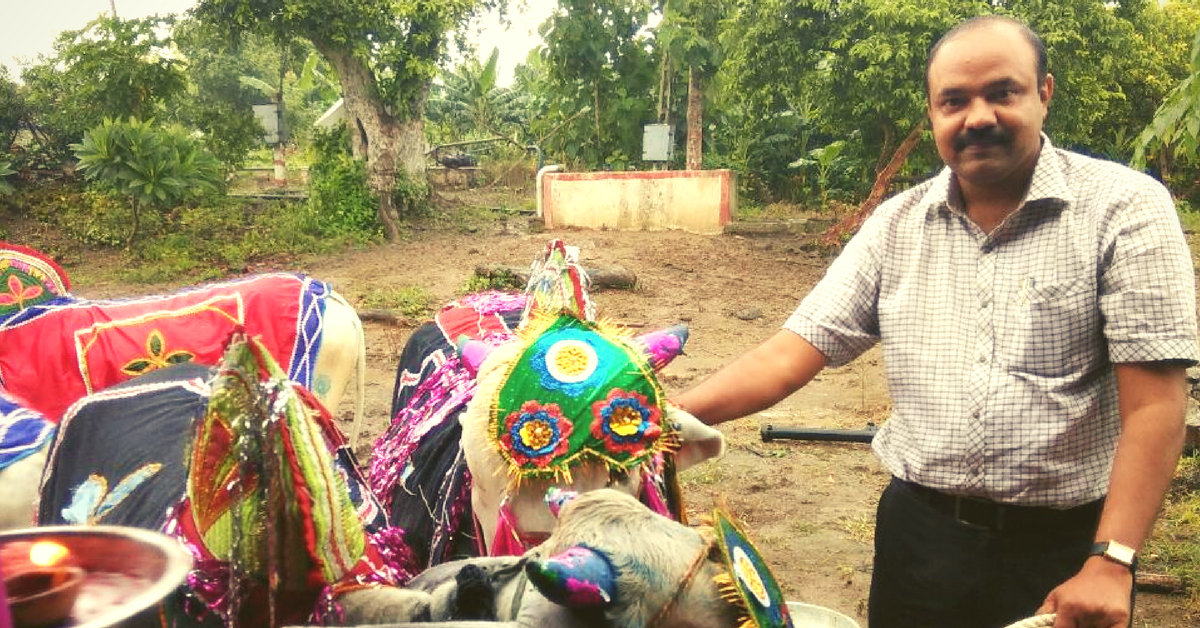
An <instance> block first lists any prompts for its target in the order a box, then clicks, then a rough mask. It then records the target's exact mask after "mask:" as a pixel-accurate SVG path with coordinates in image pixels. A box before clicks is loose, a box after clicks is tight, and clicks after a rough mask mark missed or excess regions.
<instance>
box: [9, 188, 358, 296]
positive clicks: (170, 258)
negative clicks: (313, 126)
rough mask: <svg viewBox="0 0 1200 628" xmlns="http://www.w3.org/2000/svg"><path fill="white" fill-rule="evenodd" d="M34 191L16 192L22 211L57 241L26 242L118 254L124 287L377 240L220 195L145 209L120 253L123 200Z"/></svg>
mask: <svg viewBox="0 0 1200 628" xmlns="http://www.w3.org/2000/svg"><path fill="white" fill-rule="evenodd" d="M39 188H40V189H37V190H36V191H32V192H31V193H29V194H25V195H22V199H21V200H22V203H21V207H22V210H23V213H24V214H25V217H26V218H28V219H30V220H33V221H36V222H38V223H40V224H42V225H45V226H46V227H49V229H46V231H52V232H54V233H55V234H57V235H58V236H59V237H58V240H57V243H54V242H40V241H37V242H30V244H31V245H33V246H35V248H40V249H42V250H43V251H44V252H46V253H47V254H49V255H51V256H54V257H65V258H70V257H71V256H70V254H69V251H70V250H71V249H74V248H77V247H79V246H81V245H88V246H91V247H99V248H101V249H104V248H107V249H112V251H113V252H114V253H115V252H117V251H122V254H123V256H124V257H125V258H126V261H125V263H124V264H123V265H122V266H121V268H119V269H118V270H116V271H114V273H113V275H114V276H115V277H117V278H119V279H120V280H122V281H126V282H134V283H159V282H165V281H172V282H174V281H203V280H209V279H216V278H220V277H225V276H229V275H236V274H244V273H247V272H260V271H261V270H266V269H271V268H278V267H281V266H287V265H291V264H294V263H295V261H296V260H297V258H300V257H303V256H307V255H321V254H327V253H330V252H332V251H336V250H344V249H346V248H347V247H357V246H362V245H364V244H368V243H372V242H376V241H378V240H380V238H379V236H378V235H377V234H376V233H373V232H343V233H330V232H329V231H328V230H327V224H326V222H325V221H323V220H322V218H321V217H320V216H319V215H317V214H316V212H315V210H314V209H313V208H312V206H311V205H309V204H306V203H296V202H288V201H272V202H263V201H254V200H247V199H237V198H228V197H226V198H213V199H209V200H207V201H205V202H203V203H200V204H189V205H183V206H179V207H176V208H173V209H172V210H170V211H168V212H164V213H162V214H159V213H157V212H148V213H147V215H145V216H143V222H142V227H141V229H140V230H139V231H140V233H141V235H140V236H139V238H138V240H137V241H136V242H135V243H134V245H133V248H132V249H131V250H129V251H124V249H123V248H122V247H123V246H124V242H125V239H126V235H127V230H128V224H129V208H128V206H127V204H126V203H124V202H120V201H119V199H115V198H114V197H112V196H111V195H108V194H105V193H103V192H99V191H96V190H93V189H88V188H86V187H84V186H82V185H57V186H50V185H48V186H39ZM63 249H65V250H63ZM64 253H67V254H66V255H64ZM95 279H97V280H104V279H105V277H103V276H100V275H97V276H96V277H95Z"/></svg>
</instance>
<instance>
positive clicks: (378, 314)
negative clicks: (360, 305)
mask: <svg viewBox="0 0 1200 628" xmlns="http://www.w3.org/2000/svg"><path fill="white" fill-rule="evenodd" d="M357 312H358V318H360V319H361V320H364V321H371V322H373V323H389V324H391V325H395V326H397V327H417V326H419V325H420V324H421V323H423V322H424V321H419V320H416V319H414V318H410V317H408V316H405V315H403V314H401V313H399V312H397V311H396V310H357Z"/></svg>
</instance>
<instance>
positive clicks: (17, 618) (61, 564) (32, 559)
mask: <svg viewBox="0 0 1200 628" xmlns="http://www.w3.org/2000/svg"><path fill="white" fill-rule="evenodd" d="M25 547H28V553H27V554H25V555H23V556H22V555H21V554H20V551H21V550H22V549H24V548H25ZM6 549H8V548H6ZM13 549H14V550H16V551H15V552H14V551H6V552H5V554H6V555H7V556H6V557H5V558H6V559H5V560H0V563H2V564H3V565H4V566H3V572H4V590H5V597H6V599H5V600H4V604H5V611H3V612H4V613H5V614H6V615H7V617H6V618H4V617H0V621H5V620H7V621H8V622H9V624H8V625H9V626H11V628H47V627H49V626H54V625H57V624H61V623H63V622H64V621H66V620H67V618H68V617H70V616H71V610H72V608H74V606H75V599H76V598H77V597H78V596H79V590H80V586H81V585H82V584H83V580H84V571H83V569H81V568H80V567H78V566H75V565H74V564H72V561H71V560H70V552H69V551H68V550H67V548H66V547H64V546H63V545H61V544H59V543H56V542H54V541H36V542H32V543H20V544H17V547H16V548H13Z"/></svg>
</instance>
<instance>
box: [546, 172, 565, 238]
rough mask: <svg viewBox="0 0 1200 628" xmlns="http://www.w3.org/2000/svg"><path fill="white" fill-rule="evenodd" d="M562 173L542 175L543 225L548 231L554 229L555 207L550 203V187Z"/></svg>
mask: <svg viewBox="0 0 1200 628" xmlns="http://www.w3.org/2000/svg"><path fill="white" fill-rule="evenodd" d="M560 174H562V173H556V172H547V173H545V174H543V175H542V225H543V226H544V227H545V228H547V229H552V228H554V207H553V206H552V205H551V203H550V199H551V198H552V197H551V195H550V185H551V184H552V183H554V179H555V178H556V177H558V176H559V175H560Z"/></svg>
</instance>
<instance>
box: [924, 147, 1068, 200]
mask: <svg viewBox="0 0 1200 628" xmlns="http://www.w3.org/2000/svg"><path fill="white" fill-rule="evenodd" d="M1057 153H1058V149H1056V148H1055V147H1054V145H1053V144H1051V143H1050V138H1049V137H1048V136H1047V135H1046V134H1045V133H1042V149H1041V151H1040V152H1039V153H1038V160H1037V165H1036V166H1034V168H1033V180H1032V181H1031V182H1030V184H1029V191H1028V192H1026V193H1025V199H1024V200H1023V201H1022V202H1021V207H1024V206H1026V205H1030V204H1036V205H1042V204H1043V202H1050V203H1051V204H1052V205H1055V206H1070V205H1071V204H1072V203H1073V202H1074V201H1075V195H1074V194H1072V193H1071V188H1070V186H1068V185H1067V178H1066V175H1065V174H1064V173H1063V171H1062V161H1061V160H1059V159H1058V155H1057ZM957 187H958V183H957V181H956V180H955V178H954V173H953V172H951V171H950V167H949V166H944V167H943V168H942V170H941V172H939V173H938V174H937V176H936V177H934V179H933V181H932V184H931V186H930V188H929V192H928V193H926V195H925V204H926V205H927V207H928V210H929V211H930V212H941V211H945V212H956V213H962V207H961V206H960V203H959V201H958V199H959V198H960V197H959V195H958V193H957ZM951 192H954V193H953V195H952V194H951ZM951 198H954V199H955V201H954V202H953V203H952V202H951V201H950V199H951Z"/></svg>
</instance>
